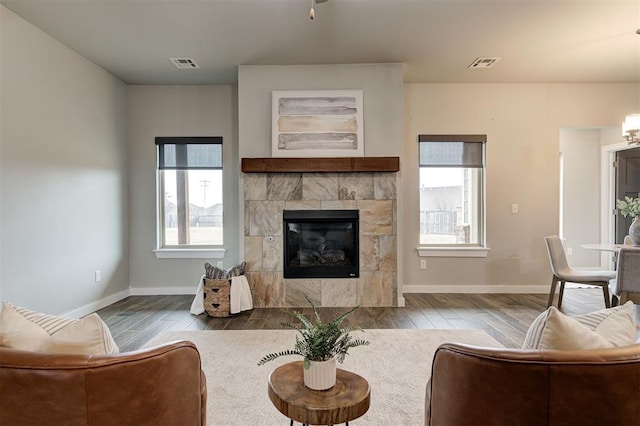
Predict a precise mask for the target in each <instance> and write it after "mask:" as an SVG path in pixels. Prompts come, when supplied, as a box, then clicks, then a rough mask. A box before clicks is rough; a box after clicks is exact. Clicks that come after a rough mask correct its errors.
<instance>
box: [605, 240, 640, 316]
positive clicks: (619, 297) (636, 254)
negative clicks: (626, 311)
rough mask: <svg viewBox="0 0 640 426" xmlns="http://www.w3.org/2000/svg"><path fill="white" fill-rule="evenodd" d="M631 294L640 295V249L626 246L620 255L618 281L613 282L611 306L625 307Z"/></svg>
mask: <svg viewBox="0 0 640 426" xmlns="http://www.w3.org/2000/svg"><path fill="white" fill-rule="evenodd" d="M629 293H637V294H640V247H634V246H627V245H625V246H623V247H622V248H621V249H620V252H619V253H618V267H617V270H616V279H615V280H613V281H611V302H612V303H611V304H612V305H613V306H616V305H618V302H619V303H620V304H621V305H623V304H624V303H625V302H626V301H627V298H628V296H629Z"/></svg>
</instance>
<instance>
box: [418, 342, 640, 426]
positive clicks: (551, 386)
mask: <svg viewBox="0 0 640 426" xmlns="http://www.w3.org/2000/svg"><path fill="white" fill-rule="evenodd" d="M431 371H432V373H431V379H430V380H429V382H428V384H427V397H426V404H425V425H433V426H435V425H457V426H461V425H474V426H479V425H509V426H515V425H528V426H532V425H581V426H585V425H608V426H614V425H638V424H640V344H636V345H632V346H626V347H620V348H612V349H599V350H582V351H529V350H518V349H495V348H480V347H474V346H469V345H462V344H444V345H441V346H440V347H439V348H438V350H437V351H436V353H435V356H434V359H433V365H432V370H431Z"/></svg>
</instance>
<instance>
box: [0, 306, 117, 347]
mask: <svg viewBox="0 0 640 426" xmlns="http://www.w3.org/2000/svg"><path fill="white" fill-rule="evenodd" d="M0 346H4V347H10V348H13V349H20V350H24V351H36V352H48V353H69V354H81V355H104V354H114V353H118V352H119V349H118V346H117V345H116V342H115V341H114V340H113V337H112V336H111V332H110V331H109V327H107V325H106V324H105V323H104V322H103V321H102V319H100V317H99V316H98V314H95V313H93V314H90V315H87V316H86V317H84V318H81V319H74V318H63V317H58V316H54V315H47V314H42V313H39V312H35V311H32V310H30V309H27V308H22V307H19V306H14V305H12V304H11V303H9V302H4V303H3V305H2V312H0Z"/></svg>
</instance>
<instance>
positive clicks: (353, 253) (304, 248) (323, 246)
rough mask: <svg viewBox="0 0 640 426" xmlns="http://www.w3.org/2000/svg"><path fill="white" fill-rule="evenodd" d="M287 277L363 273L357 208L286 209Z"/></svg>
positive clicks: (346, 275)
mask: <svg viewBox="0 0 640 426" xmlns="http://www.w3.org/2000/svg"><path fill="white" fill-rule="evenodd" d="M283 222H284V226H283V229H284V277H285V278H356V277H358V276H359V275H360V273H359V271H360V261H359V251H358V210H285V211H284V212H283Z"/></svg>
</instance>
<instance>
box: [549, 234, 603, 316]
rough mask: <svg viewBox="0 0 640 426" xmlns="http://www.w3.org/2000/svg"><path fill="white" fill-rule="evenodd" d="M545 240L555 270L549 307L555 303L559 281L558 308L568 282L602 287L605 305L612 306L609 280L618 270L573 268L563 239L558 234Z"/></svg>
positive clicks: (553, 270)
mask: <svg viewBox="0 0 640 426" xmlns="http://www.w3.org/2000/svg"><path fill="white" fill-rule="evenodd" d="M544 241H545V243H546V244H547V253H548V254H549V262H550V263H551V271H552V272H553V278H552V279H551V289H550V291H549V301H548V302H547V308H548V307H550V306H551V305H552V304H553V298H554V296H555V293H556V288H557V287H558V283H560V294H559V295H558V309H559V308H560V306H562V296H563V295H564V285H565V283H567V282H570V283H578V284H587V285H593V286H600V287H602V293H603V294H604V305H605V306H606V307H607V308H609V307H611V301H610V300H609V281H610V280H612V279H614V278H615V277H616V271H607V270H597V269H579V268H572V267H570V266H569V263H568V262H567V256H566V254H565V252H564V247H563V246H562V240H560V237H558V236H557V235H551V236H548V237H544Z"/></svg>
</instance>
